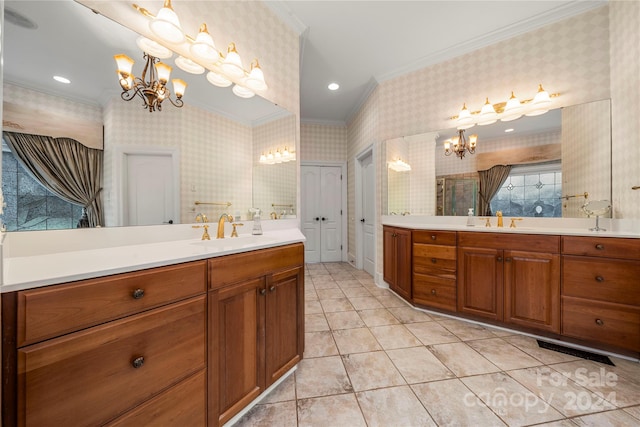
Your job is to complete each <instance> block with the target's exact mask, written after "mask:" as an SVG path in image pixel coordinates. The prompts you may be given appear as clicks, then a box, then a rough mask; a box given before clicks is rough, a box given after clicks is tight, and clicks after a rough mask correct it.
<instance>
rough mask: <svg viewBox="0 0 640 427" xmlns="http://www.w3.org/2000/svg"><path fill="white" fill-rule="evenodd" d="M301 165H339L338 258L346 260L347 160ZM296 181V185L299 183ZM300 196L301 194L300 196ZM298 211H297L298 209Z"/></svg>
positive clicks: (347, 240) (306, 162)
mask: <svg viewBox="0 0 640 427" xmlns="http://www.w3.org/2000/svg"><path fill="white" fill-rule="evenodd" d="M303 166H320V167H322V166H338V167H340V174H341V175H342V180H341V182H342V200H341V201H340V205H341V206H340V209H341V210H342V221H341V224H340V226H341V227H342V233H341V236H342V237H341V240H342V241H341V242H340V245H342V251H341V255H340V259H341V260H342V262H347V261H348V248H347V246H348V244H349V229H348V228H347V226H348V223H347V214H348V212H347V206H348V205H347V196H348V195H347V191H348V188H347V162H328V161H322V160H319V161H309V160H306V161H300V169H302V167H303ZM299 182H300V181H298V187H299V186H300V185H299ZM300 197H302V195H301V196H300ZM298 212H299V211H298ZM298 217H300V215H298ZM299 223H300V224H301V223H302V218H300V220H299Z"/></svg>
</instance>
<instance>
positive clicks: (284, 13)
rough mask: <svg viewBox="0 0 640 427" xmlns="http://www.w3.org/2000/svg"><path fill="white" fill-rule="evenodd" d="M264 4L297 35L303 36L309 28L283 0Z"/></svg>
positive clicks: (271, 0) (273, 0) (270, 0)
mask: <svg viewBox="0 0 640 427" xmlns="http://www.w3.org/2000/svg"><path fill="white" fill-rule="evenodd" d="M264 4H265V5H266V6H267V7H268V8H269V10H271V12H273V14H274V15H276V16H277V17H278V19H280V21H282V22H283V23H284V24H286V25H287V26H288V27H289V28H291V29H292V30H293V31H294V32H295V33H296V34H298V35H302V34H303V33H305V32H306V31H307V30H308V29H309V27H307V25H306V24H305V23H304V22H302V21H301V20H300V18H298V17H297V16H296V14H295V13H293V11H292V10H291V8H289V6H287V5H286V4H285V2H284V1H282V0H269V1H265V2H264Z"/></svg>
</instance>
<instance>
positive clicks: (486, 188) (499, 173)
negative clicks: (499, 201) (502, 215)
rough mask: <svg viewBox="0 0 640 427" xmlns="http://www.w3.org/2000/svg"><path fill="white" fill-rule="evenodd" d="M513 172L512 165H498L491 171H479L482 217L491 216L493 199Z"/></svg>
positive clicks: (480, 213)
mask: <svg viewBox="0 0 640 427" xmlns="http://www.w3.org/2000/svg"><path fill="white" fill-rule="evenodd" d="M509 172H511V165H496V166H494V167H492V168H491V169H487V170H483V171H478V176H479V179H480V190H479V191H478V195H479V196H480V200H479V205H480V212H479V215H480V216H491V215H492V212H491V199H492V198H493V196H494V195H495V194H496V193H497V192H498V190H499V189H500V187H502V184H504V182H505V181H506V179H507V177H508V176H509Z"/></svg>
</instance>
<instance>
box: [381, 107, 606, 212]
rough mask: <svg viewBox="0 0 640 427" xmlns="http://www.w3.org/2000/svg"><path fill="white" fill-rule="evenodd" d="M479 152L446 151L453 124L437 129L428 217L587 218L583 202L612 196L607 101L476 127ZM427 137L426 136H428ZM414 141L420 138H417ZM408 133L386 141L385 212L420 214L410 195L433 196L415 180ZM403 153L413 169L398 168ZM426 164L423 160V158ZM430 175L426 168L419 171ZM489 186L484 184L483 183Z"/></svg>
mask: <svg viewBox="0 0 640 427" xmlns="http://www.w3.org/2000/svg"><path fill="white" fill-rule="evenodd" d="M466 133H468V134H469V135H470V134H477V135H478V139H477V147H476V149H475V154H470V153H469V152H467V153H466V154H465V156H464V157H462V158H459V157H457V156H446V155H445V147H446V145H445V141H446V140H448V139H450V138H451V137H453V136H456V135H457V134H458V131H457V130H456V129H455V128H452V129H446V130H441V131H438V132H435V133H434V134H433V135H434V137H433V138H432V139H430V141H434V140H435V144H433V142H431V143H430V144H429V147H434V152H433V153H430V155H432V156H433V158H434V167H433V171H431V169H430V168H427V169H428V170H429V172H428V173H429V174H433V175H434V177H435V196H434V208H433V211H432V212H431V213H428V214H430V215H434V214H435V215H454V216H466V215H467V214H468V212H469V209H470V208H472V209H473V212H474V214H475V215H477V216H487V215H495V213H496V212H497V211H502V213H503V215H504V216H529V217H569V218H575V217H585V216H586V214H585V212H584V210H583V209H581V207H582V205H584V204H585V202H587V201H590V200H601V199H602V200H610V198H611V124H610V101H609V100H602V101H595V102H591V103H587V104H582V105H576V106H569V107H564V108H560V109H556V110H551V111H549V112H548V113H547V114H544V115H541V116H535V117H522V118H520V119H518V120H515V121H511V122H497V123H495V124H492V125H487V126H476V127H474V128H472V129H468V130H467V131H466ZM424 135H427V134H424ZM414 138H415V137H414ZM409 139H410V138H408V137H405V138H398V139H394V140H388V141H386V142H385V143H386V154H387V159H386V160H387V164H388V166H389V167H388V168H387V194H386V199H387V204H386V208H387V211H386V214H388V215H393V214H407V213H410V214H417V212H414V210H413V209H411V208H410V206H411V204H412V200H414V199H415V198H416V197H422V195H423V194H427V193H431V189H429V188H426V187H424V189H423V190H422V191H420V192H418V191H417V186H416V185H414V183H412V180H414V179H415V177H416V176H417V174H418V173H420V172H419V170H417V169H416V167H414V164H415V163H416V162H417V161H418V159H419V158H418V157H417V156H414V155H413V154H412V153H413V152H415V149H411V145H410V143H409V142H408V140H409ZM399 158H402V160H403V161H404V162H405V163H407V164H409V165H410V166H411V170H410V171H396V170H394V169H393V167H392V164H393V162H395V161H397V160H398V159H399ZM421 161H422V162H423V163H424V160H421ZM422 173H425V170H424V169H423V170H422ZM483 184H484V185H483Z"/></svg>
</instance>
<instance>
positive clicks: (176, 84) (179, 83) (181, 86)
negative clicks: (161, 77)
mask: <svg viewBox="0 0 640 427" xmlns="http://www.w3.org/2000/svg"><path fill="white" fill-rule="evenodd" d="M171 83H173V93H175V94H176V97H178V98H182V95H184V91H185V89H186V88H187V83H186V82H185V81H184V80H182V79H173V80H171Z"/></svg>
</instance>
